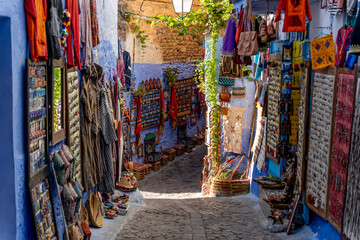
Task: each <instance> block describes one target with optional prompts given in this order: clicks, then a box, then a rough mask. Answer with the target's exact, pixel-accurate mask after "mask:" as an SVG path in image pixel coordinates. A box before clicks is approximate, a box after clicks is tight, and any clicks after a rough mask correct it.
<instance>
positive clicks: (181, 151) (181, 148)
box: [174, 143, 185, 156]
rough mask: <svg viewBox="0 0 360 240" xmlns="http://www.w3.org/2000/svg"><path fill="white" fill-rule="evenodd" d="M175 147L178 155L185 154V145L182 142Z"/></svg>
mask: <svg viewBox="0 0 360 240" xmlns="http://www.w3.org/2000/svg"><path fill="white" fill-rule="evenodd" d="M174 149H175V150H176V156H181V155H183V154H184V151H185V146H184V145H183V144H181V143H178V144H176V145H175V146H174Z"/></svg>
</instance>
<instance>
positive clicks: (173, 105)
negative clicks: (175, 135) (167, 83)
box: [168, 85, 178, 130]
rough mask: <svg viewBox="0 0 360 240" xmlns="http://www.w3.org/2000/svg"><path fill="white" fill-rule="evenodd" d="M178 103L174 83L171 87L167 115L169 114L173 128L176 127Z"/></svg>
mask: <svg viewBox="0 0 360 240" xmlns="http://www.w3.org/2000/svg"><path fill="white" fill-rule="evenodd" d="M177 108H178V105H177V100H176V89H175V85H173V86H172V87H171V99H170V105H169V112H168V113H169V116H170V123H171V126H172V127H173V129H174V130H176V127H177V113H178V109H177Z"/></svg>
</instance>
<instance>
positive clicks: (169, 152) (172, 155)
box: [163, 148, 176, 161]
mask: <svg viewBox="0 0 360 240" xmlns="http://www.w3.org/2000/svg"><path fill="white" fill-rule="evenodd" d="M163 152H164V153H165V154H166V155H168V156H169V161H173V160H174V159H175V154H176V150H175V149H173V148H168V149H165V150H164V151H163Z"/></svg>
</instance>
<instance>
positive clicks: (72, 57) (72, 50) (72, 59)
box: [65, 0, 81, 70]
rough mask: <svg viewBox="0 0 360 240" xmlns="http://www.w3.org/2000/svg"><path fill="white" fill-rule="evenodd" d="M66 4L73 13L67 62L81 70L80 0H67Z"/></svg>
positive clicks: (71, 13) (68, 40)
mask: <svg viewBox="0 0 360 240" xmlns="http://www.w3.org/2000/svg"><path fill="white" fill-rule="evenodd" d="M65 4H66V8H67V9H68V11H69V12H70V15H71V25H70V29H69V36H68V38H67V54H66V55H67V64H68V65H69V66H77V67H78V68H79V70H81V62H80V30H79V2H78V0H65ZM73 41H74V46H73Z"/></svg>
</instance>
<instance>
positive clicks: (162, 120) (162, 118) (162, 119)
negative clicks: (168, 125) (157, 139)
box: [159, 87, 165, 136]
mask: <svg viewBox="0 0 360 240" xmlns="http://www.w3.org/2000/svg"><path fill="white" fill-rule="evenodd" d="M164 126H165V101H164V91H163V88H162V87H161V88H160V125H159V135H161V136H163V129H164Z"/></svg>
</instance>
